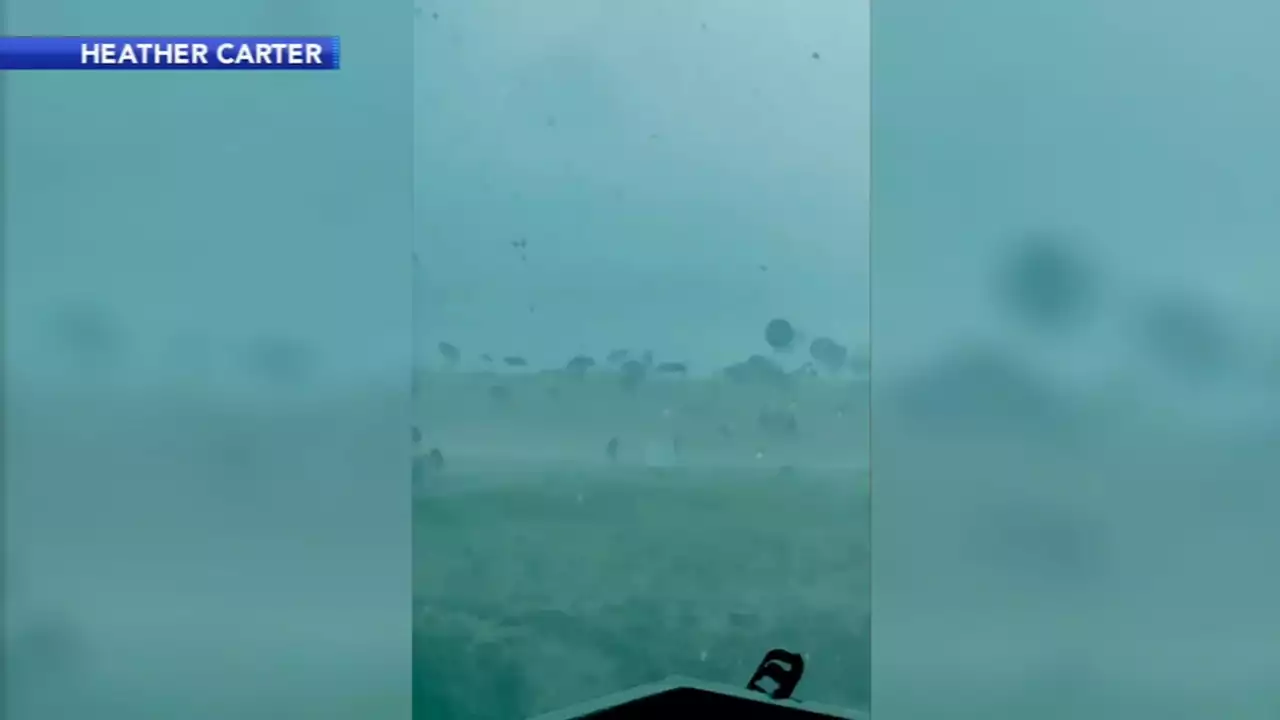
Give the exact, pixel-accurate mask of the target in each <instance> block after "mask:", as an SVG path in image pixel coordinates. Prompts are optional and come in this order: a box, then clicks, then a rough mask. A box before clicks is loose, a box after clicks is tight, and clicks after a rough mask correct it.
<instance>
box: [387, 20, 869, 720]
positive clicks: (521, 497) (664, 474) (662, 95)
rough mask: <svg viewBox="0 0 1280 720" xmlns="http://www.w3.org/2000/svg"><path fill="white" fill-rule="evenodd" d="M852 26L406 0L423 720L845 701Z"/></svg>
mask: <svg viewBox="0 0 1280 720" xmlns="http://www.w3.org/2000/svg"><path fill="white" fill-rule="evenodd" d="M868 13H869V8H868V4H867V3H866V2H852V3H849V2H841V3H833V2H817V3H804V4H789V5H770V4H764V3H756V4H751V3H731V2H726V1H720V2H699V3H687V2H679V3H677V2H657V3H628V4H616V3H610V4H582V3H569V2H556V3H549V4H548V3H538V4H530V3H523V4H513V3H505V2H504V3H499V2H492V1H491V0H486V1H482V2H471V3H465V4H446V3H436V2H430V1H429V0H424V3H423V4H422V5H421V6H420V8H419V11H418V17H417V54H418V59H417V79H416V127H417V131H416V132H417V136H416V143H417V150H416V168H417V170H416V173H417V175H416V188H417V189H416V214H417V220H416V228H415V243H414V251H413V257H412V265H413V277H414V294H415V299H414V315H415V319H414V344H415V366H416V370H415V376H414V386H415V404H414V418H413V427H412V428H410V429H409V434H410V440H411V441H412V444H413V460H412V468H413V478H412V485H413V488H412V490H413V495H414V547H413V551H414V568H413V570H414V576H413V582H414V627H415V647H414V663H415V668H414V672H415V685H414V690H415V710H416V712H415V715H416V716H418V717H431V718H435V719H437V720H448V719H452V718H470V719H475V720H488V719H490V718H493V719H495V720H496V719H497V718H504V719H505V718H515V717H525V716H529V715H533V714H536V713H540V712H545V711H550V710H554V709H557V708H560V707H563V706H566V705H571V704H574V703H579V702H582V701H586V700H590V699H593V698H595V697H598V696H602V695H607V694H610V693H614V692H618V691H621V690H625V689H627V688H630V687H632V686H636V685H640V684H644V683H650V682H654V681H658V680H661V679H663V678H665V677H667V676H670V675H682V676H689V677H693V678H698V679H701V680H706V681H712V682H717V683H725V684H729V685H733V686H737V687H744V686H745V685H746V684H747V681H748V680H749V679H750V677H751V674H752V672H753V671H754V669H755V667H756V665H757V663H759V661H760V660H761V658H762V657H763V656H764V654H765V653H766V652H767V651H768V650H770V649H773V648H784V649H787V650H790V651H793V652H796V653H800V654H801V655H802V656H804V657H805V659H806V675H805V677H804V679H803V681H802V682H801V684H800V687H799V688H798V690H797V692H796V696H797V697H800V698H803V699H806V700H813V701H819V702H822V703H826V704H834V705H839V706H843V707H849V708H865V707H866V706H867V702H868V696H869V692H870V691H869V682H870V677H869V667H868V664H869V649H868V648H869V645H868V627H869V620H868V617H869V615H868V613H869V600H870V594H869V586H868V580H869V570H868V568H869V547H868V520H869V515H868V508H869V505H868V490H869V485H868V482H869V480H868V477H869V476H868V470H867V468H868V450H867V448H868V391H867V388H868V373H869V355H868V303H867V298H868V262H867V256H868V249H867V232H868V211H867V204H868V194H869V191H868V174H869V163H868V151H867V149H868V147H869V139H868V75H869V67H868V57H869V42H868ZM406 260H407V261H408V258H407V259H406Z"/></svg>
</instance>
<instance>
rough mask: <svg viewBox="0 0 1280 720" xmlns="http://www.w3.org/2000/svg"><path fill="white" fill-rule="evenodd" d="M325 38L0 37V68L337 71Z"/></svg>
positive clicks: (335, 49)
mask: <svg viewBox="0 0 1280 720" xmlns="http://www.w3.org/2000/svg"><path fill="white" fill-rule="evenodd" d="M340 57H341V52H340V45H339V42H338V38H337V37H336V36H325V37H220V36H219V37H194V36H193V37H0V70H337V69H338V68H339V66H340Z"/></svg>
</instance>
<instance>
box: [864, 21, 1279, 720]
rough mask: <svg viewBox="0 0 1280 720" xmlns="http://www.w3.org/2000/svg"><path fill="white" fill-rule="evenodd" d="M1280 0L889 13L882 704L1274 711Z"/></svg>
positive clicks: (879, 442)
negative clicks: (1275, 77)
mask: <svg viewBox="0 0 1280 720" xmlns="http://www.w3.org/2000/svg"><path fill="white" fill-rule="evenodd" d="M1278 13H1280V9H1278V8H1277V7H1276V6H1275V5H1274V4H1270V3H1261V2H1251V1H1246V0H1231V1H1229V2H1224V3H1213V4H1189V3H1144V2H1113V1H1107V2H1101V1H1098V2H1095V1H1093V0H1086V1H1085V2H1074V3H1018V2H1005V1H1003V0H980V1H979V2H967V3H937V2H916V1H913V0H906V1H904V2H887V3H878V4H876V5H875V6H874V8H873V22H872V36H873V83H872V147H873V157H874V163H873V166H872V186H873V198H874V202H873V204H872V222H873V232H872V250H871V254H872V268H873V274H872V279H873V289H872V307H873V312H872V327H873V332H872V347H873V356H874V372H873V390H872V396H873V399H872V412H873V416H874V417H875V431H874V433H873V435H872V452H873V461H872V462H873V468H874V482H875V500H874V510H873V512H874V518H875V523H874V532H873V538H872V543H873V547H874V567H873V572H872V594H873V608H874V609H873V618H874V638H875V642H874V646H873V667H874V672H873V680H874V682H873V698H874V702H873V712H874V714H875V715H877V716H878V717H880V718H881V719H882V720H888V719H889V718H923V717H950V716H961V717H983V718H1015V717H1017V718H1022V717H1039V718H1094V719H1096V718H1113V717H1114V718H1133V717H1163V718H1191V717H1206V716H1214V717H1224V718H1225V717H1231V718H1267V717H1274V715H1275V713H1276V712H1277V708H1278V707H1280V695H1278V694H1277V685H1276V677H1277V673H1278V672H1280V651H1277V647H1280V646H1278V644H1277V640H1280V625H1278V624H1277V623H1276V620H1275V616H1274V608H1275V607H1276V605H1277V602H1276V601H1277V598H1278V597H1280V583H1277V581H1276V579H1275V574H1274V573H1272V572H1269V571H1268V569H1267V568H1268V567H1269V566H1270V565H1272V564H1273V562H1272V559H1273V558H1274V557H1275V556H1276V550H1277V548H1278V547H1280V533H1278V532H1277V531H1276V526H1275V523H1274V518H1275V513H1276V510H1277V502H1278V501H1280V486H1277V484H1276V478H1277V477H1278V475H1277V472H1276V471H1277V468H1278V467H1280V442H1277V440H1280V436H1278V435H1277V433H1278V432H1280V410H1277V408H1280V404H1278V403H1277V401H1278V400H1280V374H1278V372H1277V370H1278V366H1277V360H1278V359H1280V358H1278V356H1277V349H1278V348H1280V328H1278V327H1277V324H1276V313H1277V310H1280V295H1277V293H1276V292H1275V291H1274V289H1273V287H1274V283H1273V282H1272V280H1273V278H1274V275H1275V272H1276V268H1277V267H1278V266H1280V248H1277V245H1276V243H1275V242H1273V238H1274V236H1275V234H1276V232H1277V226H1278V225H1280V205H1278V204H1277V203H1276V202H1275V188H1276V187H1277V179H1278V178H1277V167H1278V165H1277V159H1278V154H1280V144H1277V142H1276V138H1275V134H1274V132H1273V130H1272V129H1273V128H1274V127H1275V126H1276V123H1277V120H1278V119H1280V97H1278V96H1277V95H1276V91H1275V86H1274V83H1273V82H1272V81H1271V75H1272V71H1271V68H1274V67H1275V66H1276V59H1277V58H1276V54H1277V48H1276V44H1275V43H1274V42H1273V38H1272V35H1271V33H1270V32H1269V30H1268V28H1270V27H1273V26H1274V25H1275V22H1276V20H1277V19H1278V18H1280V14H1278Z"/></svg>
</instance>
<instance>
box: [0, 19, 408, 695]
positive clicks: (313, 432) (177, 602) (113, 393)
mask: <svg viewBox="0 0 1280 720" xmlns="http://www.w3.org/2000/svg"><path fill="white" fill-rule="evenodd" d="M4 10H5V26H6V31H7V32H8V33H11V34H97V35H103V34H131V33H156V34H165V33H169V34H181V33H187V34H192V33H200V34H219V33H223V34H271V33H292V34H320V33H326V34H327V33H339V34H341V35H342V36H343V42H344V47H345V49H346V50H347V52H348V54H347V57H346V58H345V62H344V68H343V70H342V71H341V72H336V73H320V74H310V75H308V76H306V77H304V76H302V75H293V74H290V75H284V74H270V73H268V74H256V75H254V74H239V75H235V76H231V75H226V74H217V73H206V74H179V73H169V74H164V73H155V74H147V73H115V74H112V73H85V74H74V73H25V74H23V73H12V74H9V75H8V76H7V77H6V78H5V88H4V91H5V94H4V97H3V99H2V100H0V109H2V110H3V113H4V119H5V138H4V143H5V144H4V161H3V169H4V172H5V175H6V185H7V193H6V197H5V198H4V201H5V202H4V206H3V210H0V214H2V216H3V218H2V219H3V223H4V242H5V254H6V257H5V276H4V288H5V302H4V310H5V318H4V324H5V328H4V329H5V340H6V343H5V345H6V347H5V353H6V355H5V358H4V368H5V374H6V377H5V380H6V385H7V387H6V397H5V403H6V406H5V413H6V417H5V428H4V429H5V434H6V438H5V439H6V446H5V452H4V463H5V467H4V472H5V483H6V494H7V498H6V500H7V502H6V503H5V505H6V507H5V518H4V527H5V580H6V585H7V588H6V589H7V597H6V603H5V629H6V634H5V641H6V648H5V649H6V661H7V662H6V681H7V687H6V692H5V696H4V702H5V704H6V710H7V711H8V713H9V714H8V715H7V717H11V718H58V717H86V716H89V717H102V718H147V717H154V718H159V717H170V718H171V717H186V718H214V717H218V718H227V717H243V718H254V717H260V718H282V717H342V718H345V717H355V716H360V717H370V716H374V717H377V716H382V717H407V716H408V713H409V688H410V678H409V671H410V668H409V664H410V651H409V647H410V628H409V614H408V607H409V601H408V597H409V583H408V570H407V569H408V567H409V554H410V542H409V539H410V538H409V511H408V496H407V492H406V485H407V482H408V480H407V476H408V462H407V460H406V455H407V452H408V445H407V441H408V438H407V436H406V433H405V430H404V428H405V426H406V424H407V422H408V407H407V395H408V382H409V360H410V343H409V335H408V329H409V312H410V310H409V300H410V285H409V283H410V275H409V268H408V260H409V254H410V232H411V229H412V228H411V221H412V209H413V207H412V203H413V198H412V187H413V185H412V163H411V159H412V145H413V133H412V119H413V117H412V115H413V105H412V78H413V67H412V43H413V37H412V31H411V27H410V25H411V23H412V17H413V11H412V8H411V7H410V5H409V3H408V2H404V3H381V4H378V3H374V4H367V3H366V4H333V3H329V4H311V3H305V2H302V3H300V2H290V1H289V0H284V1H282V2H274V1H273V2H232V3H213V4H194V5H193V4H189V3H188V4H172V3H155V2H125V3H94V2H79V1H77V0H55V1H54V2H23V1H22V0H15V1H14V2H8V3H7V4H6V5H5V8H4Z"/></svg>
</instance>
